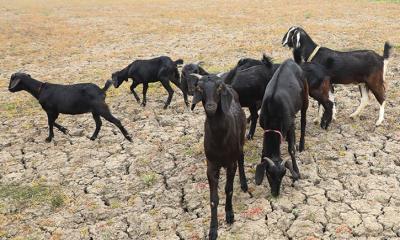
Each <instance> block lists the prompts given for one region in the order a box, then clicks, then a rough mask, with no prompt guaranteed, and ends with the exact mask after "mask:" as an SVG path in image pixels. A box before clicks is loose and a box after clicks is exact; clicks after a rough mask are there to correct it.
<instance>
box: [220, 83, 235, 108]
mask: <svg viewBox="0 0 400 240" xmlns="http://www.w3.org/2000/svg"><path fill="white" fill-rule="evenodd" d="M221 87H222V93H221V107H222V111H223V112H224V113H228V112H229V109H230V108H231V103H232V99H233V96H232V92H231V91H229V90H228V89H227V86H226V85H225V83H221Z"/></svg>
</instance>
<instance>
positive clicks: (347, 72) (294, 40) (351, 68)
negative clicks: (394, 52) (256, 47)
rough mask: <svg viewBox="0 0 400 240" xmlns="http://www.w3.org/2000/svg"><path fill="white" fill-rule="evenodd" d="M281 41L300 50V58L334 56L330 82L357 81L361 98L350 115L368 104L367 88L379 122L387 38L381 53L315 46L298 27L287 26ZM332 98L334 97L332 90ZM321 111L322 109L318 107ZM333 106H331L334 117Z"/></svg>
mask: <svg viewBox="0 0 400 240" xmlns="http://www.w3.org/2000/svg"><path fill="white" fill-rule="evenodd" d="M282 45H283V46H286V45H287V46H288V47H289V48H293V50H296V49H297V50H299V51H300V53H301V56H302V58H303V59H304V60H305V61H307V62H311V61H312V62H317V63H321V64H324V63H325V62H326V61H327V59H328V58H333V59H334V62H335V64H334V67H333V68H332V69H331V70H330V76H331V79H330V81H331V83H332V84H350V83H355V84H359V89H360V93H361V101H360V105H359V106H358V108H357V110H356V111H355V112H354V113H352V114H351V115H350V117H352V118H354V117H356V116H357V115H358V114H359V113H360V112H361V111H362V110H363V109H364V107H365V106H366V105H367V104H368V100H369V94H368V92H369V90H371V91H372V93H373V94H374V96H375V98H376V100H378V102H379V104H380V110H379V118H378V120H377V121H376V125H377V126H378V125H380V124H381V123H382V121H383V119H384V112H385V99H386V88H385V81H384V80H385V74H386V69H387V64H388V59H389V56H390V49H391V48H392V46H391V45H390V44H389V43H388V42H386V43H385V46H384V50H383V56H380V55H378V54H377V53H376V52H374V51H372V50H359V51H349V52H339V51H335V50H332V49H329V48H325V47H320V46H318V45H317V44H316V43H315V42H314V41H313V40H312V39H311V37H310V36H309V35H308V34H307V33H306V32H305V31H304V30H303V29H302V28H300V27H297V26H294V27H291V28H289V30H288V31H287V32H286V34H285V35H284V37H283V39H282ZM331 100H332V101H334V96H333V91H331ZM321 111H322V109H321ZM335 112H336V109H335V108H334V109H333V118H335Z"/></svg>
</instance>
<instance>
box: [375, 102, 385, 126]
mask: <svg viewBox="0 0 400 240" xmlns="http://www.w3.org/2000/svg"><path fill="white" fill-rule="evenodd" d="M385 105H386V101H383V103H382V105H381V107H380V108H379V118H378V121H376V123H375V125H376V126H379V125H381V124H382V122H383V119H384V117H383V115H384V114H385Z"/></svg>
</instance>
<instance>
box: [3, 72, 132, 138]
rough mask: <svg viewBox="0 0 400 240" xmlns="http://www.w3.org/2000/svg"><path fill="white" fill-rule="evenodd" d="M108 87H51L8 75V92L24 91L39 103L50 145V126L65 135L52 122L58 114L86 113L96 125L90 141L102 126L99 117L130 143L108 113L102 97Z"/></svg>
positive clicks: (21, 75) (82, 85) (126, 133)
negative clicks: (47, 126) (43, 111)
mask: <svg viewBox="0 0 400 240" xmlns="http://www.w3.org/2000/svg"><path fill="white" fill-rule="evenodd" d="M110 85H111V83H110V82H107V83H106V85H105V86H104V88H103V89H100V88H99V87H98V86H97V85H95V84H92V83H81V84H73V85H59V84H51V83H45V82H40V81H38V80H35V79H33V78H32V77H31V76H30V75H29V74H26V73H14V74H12V75H11V79H10V85H9V87H8V90H9V91H10V92H18V91H22V90H25V91H27V92H29V93H30V94H32V96H33V97H35V98H36V99H37V100H39V103H40V105H41V106H42V108H43V110H45V111H46V113H47V118H48V124H49V136H48V137H47V138H46V142H51V140H52V139H53V137H54V133H53V126H55V127H56V128H57V129H58V130H60V131H61V132H63V133H64V134H66V133H67V129H66V128H65V127H63V126H61V125H59V124H58V123H56V119H57V118H58V115H59V114H60V113H63V114H72V115H75V114H82V113H88V112H91V113H92V115H93V118H94V121H95V122H96V130H95V131H94V133H93V135H92V137H91V138H90V139H91V140H95V139H96V138H97V135H98V133H99V131H100V128H101V125H102V123H101V119H100V116H101V117H103V118H105V119H106V120H107V121H109V122H111V123H113V124H115V125H116V126H117V127H118V128H119V129H120V130H121V132H122V134H123V135H124V136H125V138H126V139H127V140H128V141H132V139H131V137H130V136H129V134H128V132H127V131H126V130H125V128H124V127H123V126H122V124H121V122H120V121H119V120H118V119H116V118H115V117H114V116H113V115H112V114H111V113H110V110H109V108H108V106H107V104H106V103H105V101H104V100H105V98H106V94H105V92H106V91H107V89H108V88H109V86H110Z"/></svg>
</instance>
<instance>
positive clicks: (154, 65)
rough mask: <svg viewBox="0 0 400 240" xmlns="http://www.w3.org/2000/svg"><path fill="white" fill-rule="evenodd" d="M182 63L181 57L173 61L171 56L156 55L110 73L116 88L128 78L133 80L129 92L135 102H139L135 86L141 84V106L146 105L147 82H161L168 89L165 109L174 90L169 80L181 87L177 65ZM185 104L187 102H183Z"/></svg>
mask: <svg viewBox="0 0 400 240" xmlns="http://www.w3.org/2000/svg"><path fill="white" fill-rule="evenodd" d="M180 64H183V60H182V59H178V60H176V61H175V62H174V61H172V60H171V58H169V57H166V56H161V57H156V58H153V59H148V60H135V61H133V62H132V63H131V64H129V65H128V66H127V67H126V68H124V69H122V70H121V71H117V72H114V73H113V74H112V81H113V84H114V87H116V88H118V87H119V86H120V85H121V84H122V82H123V81H128V78H131V79H132V80H133V83H132V85H131V92H132V94H133V96H134V97H135V99H136V101H137V102H140V98H139V96H138V95H137V93H136V92H135V88H136V86H137V85H139V84H141V83H142V84H143V100H142V104H141V105H142V106H146V102H147V100H146V93H147V89H148V87H149V83H152V82H158V81H159V82H161V84H162V85H163V87H164V88H165V89H166V90H167V91H168V99H167V101H166V102H165V105H164V109H166V108H167V107H168V106H169V104H170V103H171V100H172V95H173V94H174V90H173V89H172V88H171V85H170V84H169V82H170V81H171V82H172V83H174V84H175V85H176V86H177V87H178V88H179V89H181V84H180V76H179V71H178V68H177V65H180ZM185 103H186V105H187V106H189V103H188V102H187V101H186V102H185Z"/></svg>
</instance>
